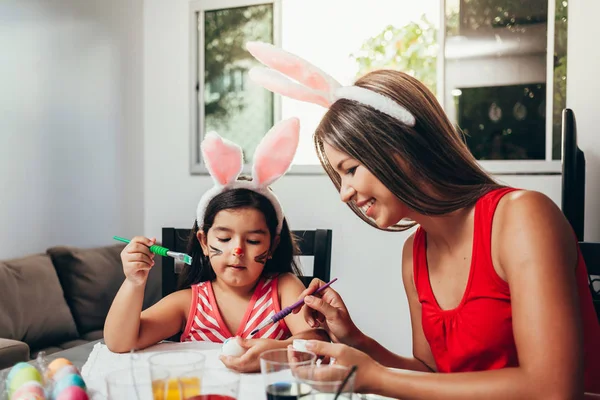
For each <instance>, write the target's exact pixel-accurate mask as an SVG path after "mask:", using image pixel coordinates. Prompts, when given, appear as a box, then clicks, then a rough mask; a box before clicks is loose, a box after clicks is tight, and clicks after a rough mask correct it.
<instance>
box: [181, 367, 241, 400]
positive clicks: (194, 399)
mask: <svg viewBox="0 0 600 400" xmlns="http://www.w3.org/2000/svg"><path fill="white" fill-rule="evenodd" d="M197 381H202V385H201V386H200V391H199V392H196V390H197V389H198V386H197V385H196V382H197ZM179 385H180V388H181V391H182V393H183V395H182V397H181V400H237V398H238V394H239V391H240V374H238V373H236V372H233V371H230V370H228V369H226V368H204V369H200V370H195V371H189V372H186V373H184V374H182V375H181V376H180V377H179Z"/></svg>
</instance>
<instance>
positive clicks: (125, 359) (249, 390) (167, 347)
mask: <svg viewBox="0 0 600 400" xmlns="http://www.w3.org/2000/svg"><path fill="white" fill-rule="evenodd" d="M186 349H190V350H200V351H202V352H203V353H204V354H205V355H206V367H209V368H225V366H224V365H223V363H222V362H221V361H220V360H219V352H220V349H221V345H219V344H214V343H205V342H197V343H189V342H188V343H159V344H157V345H155V346H152V347H149V348H147V349H145V350H142V351H139V352H136V353H135V354H134V355H133V358H132V355H130V354H116V353H113V352H111V351H110V350H108V348H107V347H106V345H104V344H101V343H97V344H96V345H95V346H94V349H93V350H92V352H91V353H90V356H89V357H88V360H87V361H86V363H85V364H84V365H83V368H82V369H81V375H82V376H83V379H84V380H85V383H86V385H87V386H88V387H89V388H90V389H92V390H94V391H97V392H99V393H100V394H101V396H104V397H105V396H106V384H105V381H104V376H105V375H106V374H107V373H109V372H112V371H117V370H120V369H125V368H130V367H131V366H132V363H133V365H135V366H138V365H145V364H146V362H147V359H148V357H149V356H150V355H152V354H154V353H156V352H158V351H161V352H164V351H173V350H186ZM265 399H266V395H265V390H264V384H263V379H262V376H261V375H260V373H258V374H242V376H241V380H240V394H239V397H238V400H265ZM150 400H151V399H150Z"/></svg>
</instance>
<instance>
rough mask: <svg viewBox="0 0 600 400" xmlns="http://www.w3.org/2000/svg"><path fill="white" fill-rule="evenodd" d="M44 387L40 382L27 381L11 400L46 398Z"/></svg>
mask: <svg viewBox="0 0 600 400" xmlns="http://www.w3.org/2000/svg"><path fill="white" fill-rule="evenodd" d="M45 398H46V397H45V396H44V389H43V388H42V385H40V384H39V383H38V382H27V383H26V384H24V385H22V386H21V387H20V388H19V389H17V390H16V391H15V392H14V393H13V395H12V397H11V400H44V399H45Z"/></svg>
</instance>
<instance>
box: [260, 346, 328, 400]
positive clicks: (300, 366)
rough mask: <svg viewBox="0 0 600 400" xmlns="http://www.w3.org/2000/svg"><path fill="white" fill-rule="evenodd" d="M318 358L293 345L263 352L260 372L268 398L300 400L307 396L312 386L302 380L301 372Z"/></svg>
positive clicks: (272, 399)
mask: <svg viewBox="0 0 600 400" xmlns="http://www.w3.org/2000/svg"><path fill="white" fill-rule="evenodd" d="M316 360H317V355H316V354H314V353H311V352H308V351H300V350H296V349H293V348H291V347H290V348H287V349H275V350H268V351H265V352H264V353H262V354H261V355H260V372H261V375H262V376H263V381H264V383H265V392H266V395H267V400H298V399H300V398H304V397H305V396H307V395H308V394H309V393H310V391H311V388H310V386H308V385H306V384H304V383H301V382H300V380H299V379H300V375H302V374H301V373H300V372H301V371H303V370H305V369H306V368H310V367H312V366H313V365H314V364H315V361H316Z"/></svg>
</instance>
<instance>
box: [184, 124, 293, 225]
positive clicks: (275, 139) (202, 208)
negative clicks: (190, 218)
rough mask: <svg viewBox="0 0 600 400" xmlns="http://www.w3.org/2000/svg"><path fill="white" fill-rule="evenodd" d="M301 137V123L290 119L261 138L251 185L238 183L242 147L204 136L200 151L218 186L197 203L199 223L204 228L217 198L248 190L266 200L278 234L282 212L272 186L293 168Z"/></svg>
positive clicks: (217, 138)
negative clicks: (207, 213)
mask: <svg viewBox="0 0 600 400" xmlns="http://www.w3.org/2000/svg"><path fill="white" fill-rule="evenodd" d="M299 137H300V121H299V120H298V119H297V118H290V119H286V120H283V121H280V122H279V123H277V124H275V126H273V127H272V128H271V129H270V130H269V132H267V134H266V135H265V136H264V137H263V138H262V140H261V141H260V143H259V144H258V146H257V147H256V151H255V152H254V165H253V166H252V181H238V180H237V178H238V176H239V175H240V174H241V173H242V169H243V167H244V161H243V158H244V157H243V154H242V149H241V148H240V146H238V145H236V144H235V143H233V142H231V141H229V140H227V139H223V138H222V137H220V136H219V135H217V134H216V133H209V134H207V135H206V136H205V138H204V140H203V141H202V144H201V145H200V148H201V150H202V156H203V157H204V162H205V164H206V169H208V172H209V174H210V175H211V176H212V178H213V180H214V181H215V186H214V187H213V188H211V189H209V190H208V191H207V192H206V193H204V195H203V196H202V198H201V199H200V202H199V203H198V209H197V215H196V218H197V222H198V225H199V226H201V224H202V221H204V213H205V212H206V207H207V206H208V203H209V202H210V201H211V200H212V199H213V198H214V197H215V196H216V195H218V194H220V193H223V192H225V191H227V190H231V189H249V190H253V191H255V192H257V193H260V194H262V195H263V196H265V197H266V198H267V199H269V201H270V202H271V203H272V204H273V208H274V209H275V213H276V214H277V234H279V233H281V227H282V226H283V209H282V207H281V204H280V203H279V200H278V199H277V196H275V194H274V193H273V192H272V191H271V190H270V189H269V185H270V184H272V183H273V182H275V181H276V180H278V179H279V178H281V177H282V176H283V175H284V174H285V173H286V172H287V170H288V169H289V168H290V165H291V164H292V160H293V159H294V155H295V154H296V149H297V147H298V140H299Z"/></svg>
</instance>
